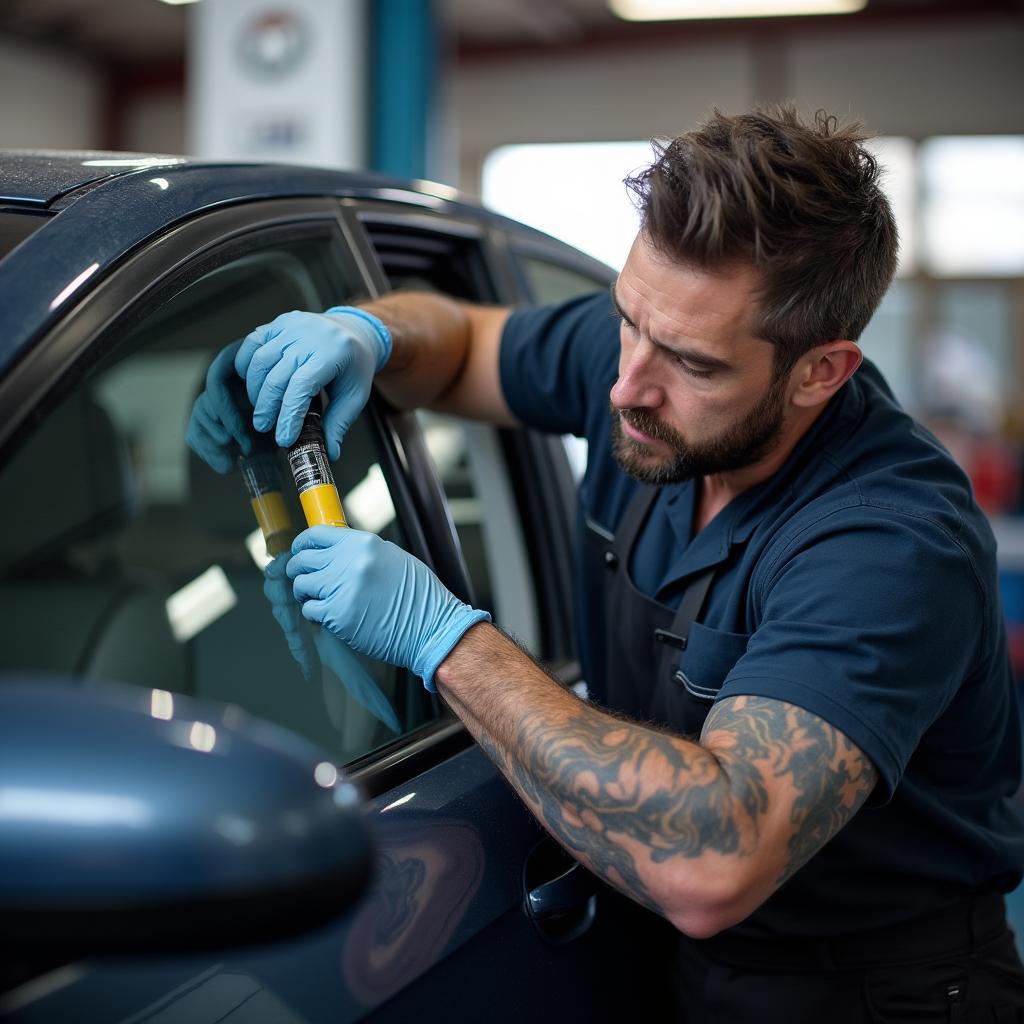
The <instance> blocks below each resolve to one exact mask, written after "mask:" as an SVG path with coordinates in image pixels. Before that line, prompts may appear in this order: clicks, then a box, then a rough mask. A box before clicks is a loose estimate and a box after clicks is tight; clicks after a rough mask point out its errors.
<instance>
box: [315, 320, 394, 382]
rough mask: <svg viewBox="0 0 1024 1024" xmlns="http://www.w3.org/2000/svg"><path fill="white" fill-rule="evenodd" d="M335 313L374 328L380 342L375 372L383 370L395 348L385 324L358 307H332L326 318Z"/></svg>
mask: <svg viewBox="0 0 1024 1024" xmlns="http://www.w3.org/2000/svg"><path fill="white" fill-rule="evenodd" d="M333 313H345V314H347V315H349V316H355V317H358V318H359V319H360V320H365V321H366V322H367V323H368V324H369V325H370V326H371V327H372V328H373V330H374V335H375V336H376V340H377V342H378V348H377V365H376V367H375V372H379V371H380V370H382V369H383V368H384V365H385V364H386V363H387V361H388V360H389V359H390V358H391V349H392V348H393V347H394V343H393V342H392V340H391V332H390V331H389V330H388V329H387V327H385V326H384V322H383V321H382V320H379V319H378V318H377V317H375V316H374V315H373V314H372V313H368V312H367V311H366V310H365V309H360V308H359V307H358V306H331V308H330V309H325V310H324V316H330V315H331V314H333Z"/></svg>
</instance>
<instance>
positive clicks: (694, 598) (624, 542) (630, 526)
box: [605, 484, 718, 651]
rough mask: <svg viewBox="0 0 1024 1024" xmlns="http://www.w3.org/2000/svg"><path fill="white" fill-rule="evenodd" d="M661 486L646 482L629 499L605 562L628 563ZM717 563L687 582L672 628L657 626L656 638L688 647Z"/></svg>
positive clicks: (680, 647)
mask: <svg viewBox="0 0 1024 1024" xmlns="http://www.w3.org/2000/svg"><path fill="white" fill-rule="evenodd" d="M658 490H659V488H657V487H654V486H651V485H649V484H648V485H645V486H643V487H641V488H639V490H637V492H636V494H634V495H633V497H632V498H631V499H630V502H629V505H628V506H626V511H625V513H623V516H622V520H621V522H620V523H619V528H618V529H617V530H616V531H615V539H614V541H612V548H611V550H609V551H606V552H605V562H606V564H611V563H612V562H614V563H618V562H621V563H622V565H623V566H624V567H625V566H628V565H629V556H630V553H631V552H632V550H633V544H634V542H635V540H636V538H637V535H638V534H639V533H640V528H641V527H642V526H643V524H644V521H645V520H646V519H647V514H648V512H650V510H651V506H652V505H653V504H654V500H655V498H657V496H658ZM717 569H718V567H717V566H714V565H713V566H711V567H710V568H708V569H705V570H704V571H703V572H702V573H699V574H698V575H696V576H694V577H693V579H692V580H690V582H689V583H688V584H687V585H686V590H685V591H684V592H683V597H682V600H681V601H680V602H679V607H678V609H676V614H675V618H673V620H672V628H671V629H656V630H655V631H654V639H655V640H659V641H661V643H663V644H669V645H670V646H672V647H678V648H679V649H680V650H683V651H684V650H686V644H687V642H688V641H689V639H690V626H692V625H693V623H694V622H696V621H697V619H698V618H699V617H700V613H701V609H702V608H703V607H704V601H705V600H706V599H707V596H708V591H709V590H710V589H711V582H712V580H713V579H714V578H715V573H716V571H717Z"/></svg>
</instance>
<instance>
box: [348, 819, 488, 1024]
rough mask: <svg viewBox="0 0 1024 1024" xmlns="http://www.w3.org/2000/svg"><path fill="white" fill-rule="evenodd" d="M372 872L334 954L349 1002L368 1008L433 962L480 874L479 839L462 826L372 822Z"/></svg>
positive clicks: (462, 914)
mask: <svg viewBox="0 0 1024 1024" xmlns="http://www.w3.org/2000/svg"><path fill="white" fill-rule="evenodd" d="M377 822H378V827H377V828H376V829H375V839H376V841H377V860H376V873H375V876H374V881H373V883H372V887H371V889H370V892H369V894H368V895H367V897H366V899H365V900H364V902H363V906H362V909H361V910H360V911H359V913H358V914H357V916H356V917H355V918H354V919H353V921H352V925H351V927H350V929H349V932H348V935H347V936H346V938H345V945H344V948H343V949H342V952H341V963H342V971H343V974H344V979H345V984H346V985H347V986H348V989H349V991H350V992H351V993H352V996H353V998H354V999H356V1000H357V1001H359V1002H360V1003H362V1004H363V1005H365V1006H375V1005H377V1004H378V1003H381V1002H383V1001H384V1000H385V999H388V998H389V997H391V996H392V995H394V994H395V993H396V992H398V991H399V990H400V989H402V988H404V987H405V986H406V985H408V984H409V983H410V982H411V981H413V980H414V979H416V978H417V977H419V975H421V974H422V973H423V972H424V971H426V970H427V969H428V968H430V967H431V966H432V965H433V964H434V963H435V962H436V961H437V960H439V959H440V956H441V953H442V951H443V950H444V948H445V946H446V945H447V944H448V942H449V940H450V939H451V938H452V936H453V934H454V933H455V930H456V928H458V926H459V924H460V923H461V921H462V919H463V918H464V917H465V914H466V911H467V909H468V908H469V906H470V904H471V903H472V901H473V897H474V896H475V895H476V892H477V890H478V889H479V887H480V883H481V881H482V880H483V874H484V846H483V842H482V841H481V838H480V834H479V832H478V831H477V830H476V829H475V828H474V827H473V826H472V825H470V824H468V823H467V822H465V821H458V820H453V819H449V820H443V819H442V820H440V821H439V820H437V819H436V818H433V817H432V816H427V815H424V816H420V815H418V814H417V815H414V814H407V815H405V816H404V817H403V818H402V819H401V820H399V821H390V820H388V819H383V818H381V817H378V819H377Z"/></svg>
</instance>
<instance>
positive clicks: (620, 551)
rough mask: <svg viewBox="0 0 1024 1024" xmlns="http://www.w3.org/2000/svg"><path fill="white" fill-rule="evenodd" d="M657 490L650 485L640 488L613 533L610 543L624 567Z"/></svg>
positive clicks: (627, 562)
mask: <svg viewBox="0 0 1024 1024" xmlns="http://www.w3.org/2000/svg"><path fill="white" fill-rule="evenodd" d="M658 490H659V488H657V487H653V486H651V485H650V484H645V485H644V486H643V487H640V488H639V489H638V490H637V492H636V494H634V495H633V497H632V498H630V501H629V504H628V505H627V506H626V511H625V512H624V513H623V515H622V519H621V520H620V521H619V525H618V528H617V529H616V531H615V539H614V540H613V541H612V548H613V549H614V552H615V556H616V558H617V559H618V560H619V561H620V562H622V564H623V565H624V566H627V565H629V556H630V553H631V552H632V550H633V542H634V541H635V540H636V537H637V534H638V533H639V532H640V527H642V526H643V525H644V520H645V519H646V518H647V513H648V512H650V510H651V506H652V505H653V504H654V499H655V498H657V496H658Z"/></svg>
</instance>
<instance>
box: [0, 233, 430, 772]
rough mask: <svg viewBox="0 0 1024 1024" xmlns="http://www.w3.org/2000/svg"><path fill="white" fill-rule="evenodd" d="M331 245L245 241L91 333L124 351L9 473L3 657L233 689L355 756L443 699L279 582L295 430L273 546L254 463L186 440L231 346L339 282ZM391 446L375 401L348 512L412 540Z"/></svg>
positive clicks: (205, 693)
mask: <svg viewBox="0 0 1024 1024" xmlns="http://www.w3.org/2000/svg"><path fill="white" fill-rule="evenodd" d="M334 244H335V243H334V242H333V241H332V240H331V239H330V238H329V237H326V236H325V237H322V238H318V239H317V240H315V241H314V240H307V241H305V242H296V241H291V242H288V243H280V244H271V245H268V246H267V247H266V248H264V249H263V250H262V251H260V252H258V253H249V254H248V255H245V256H242V257H240V258H236V259H233V260H231V261H230V262H228V263H226V264H225V265H223V266H220V267H218V268H217V269H214V270H211V271H209V272H207V273H205V274H202V275H201V276H200V277H199V278H198V279H197V280H194V281H193V282H192V283H191V284H188V285H187V286H185V287H182V288H180V289H179V290H177V292H176V293H171V294H169V295H168V297H167V298H166V301H164V302H163V303H162V304H161V305H160V306H159V308H157V309H155V310H151V311H150V312H149V313H148V314H146V315H141V316H140V317H137V318H136V319H135V320H134V322H133V323H132V324H131V325H128V326H122V327H121V328H120V329H118V330H117V331H116V336H112V337H109V338H104V339H101V341H100V342H98V343H97V345H95V346H94V348H96V347H98V346H99V345H103V346H104V347H105V348H107V349H108V350H109V354H108V355H107V356H105V357H104V358H103V359H102V360H101V361H99V362H97V363H96V364H95V365H94V366H93V367H92V369H91V371H89V372H88V373H87V374H86V375H85V376H84V377H83V378H82V379H81V380H80V381H79V382H78V383H77V385H76V386H75V387H74V390H73V391H72V392H71V393H70V394H67V395H65V396H63V397H62V398H61V399H59V400H57V401H55V402H54V403H53V404H52V406H51V407H49V408H47V409H46V410H45V415H43V416H41V417H40V420H39V423H38V425H37V427H36V429H35V430H34V432H33V433H32V434H31V435H29V436H28V438H27V439H26V441H25V442H24V443H23V444H22V446H21V447H20V448H19V450H18V451H17V452H16V453H15V454H14V456H13V457H12V459H11V460H10V461H9V462H8V463H7V465H6V466H5V467H4V469H3V471H2V473H0V501H2V502H3V506H4V509H5V530H4V531H3V540H2V542H0V586H2V587H3V588H4V591H5V607H6V608H7V609H10V611H9V613H8V614H6V615H5V616H3V618H2V622H0V667H2V668H3V669H8V670H11V669H38V670H46V671H59V672H73V673H81V674H84V675H85V676H88V677H95V678H108V679H114V680H120V681H124V682H127V683H133V684H137V685H142V686H147V687H154V688H158V689H161V690H168V691H172V692H180V693H186V694H192V695H196V696H199V697H204V698H212V699H215V700H219V701H225V702H229V703H233V704H237V705H240V706H241V707H243V708H245V709H246V710H248V711H250V712H252V713H253V714H255V715H258V716H260V717H262V718H266V719H269V720H271V721H274V722H277V723H279V724H282V725H285V726H288V727H290V728H292V729H294V730H296V731H298V732H300V733H302V734H304V735H306V736H308V737H309V738H311V739H313V740H315V741H316V742H318V743H319V744H321V745H322V746H324V747H325V748H326V749H327V750H329V751H330V752H331V753H332V754H333V755H334V757H335V758H336V759H338V760H339V761H341V762H345V761H350V760H352V759H354V758H356V757H359V756H361V755H363V754H366V753H367V752H369V751H370V750H373V749H374V748H376V747H379V746H381V745H383V744H385V743H387V742H389V741H390V740H392V739H394V738H395V737H396V736H397V735H400V734H402V733H405V732H408V731H410V730H412V729H415V728H416V727H418V726H420V725H422V724H424V723H425V722H427V721H429V720H431V719H432V718H434V717H437V715H438V713H439V705H438V704H437V703H436V700H434V699H433V698H431V697H430V696H429V695H427V694H425V692H424V691H423V688H422V686H421V685H420V683H419V681H418V680H415V679H412V678H411V677H408V676H407V674H406V673H405V672H404V671H399V670H397V669H394V668H392V667H390V666H388V665H384V664H382V663H377V662H373V661H370V660H368V659H365V658H362V657H361V656H356V655H354V654H352V653H351V652H350V651H349V650H348V649H347V648H345V647H344V646H343V645H342V644H341V643H340V642H338V641H337V640H335V639H334V638H333V637H331V636H330V635H329V634H326V633H324V632H322V631H320V630H319V629H318V628H315V627H313V626H311V625H310V624H308V623H306V622H305V620H303V619H302V618H301V615H300V614H299V613H298V606H297V605H296V604H295V602H294V599H293V598H292V597H291V588H290V585H289V584H288V582H287V579H286V578H285V579H284V580H283V582H281V583H280V585H279V586H276V587H275V586H274V583H275V580H276V581H280V579H281V577H280V574H279V573H278V575H277V576H276V577H275V571H279V570H283V563H284V560H286V558H287V555H286V554H285V553H283V552H284V551H286V550H287V545H288V543H289V541H290V534H292V533H294V532H297V531H298V530H299V529H300V528H301V527H302V526H304V525H305V523H304V519H303V517H302V512H301V508H300V506H299V502H298V499H297V495H296V493H295V488H294V484H293V483H292V480H291V474H290V471H289V469H288V466H287V461H286V459H284V458H283V453H282V452H281V451H280V449H276V448H275V447H274V446H273V445H272V444H271V445H270V446H269V448H268V451H267V453H266V455H265V459H264V464H263V469H264V471H265V472H266V473H267V474H268V475H269V477H270V478H271V479H275V478H276V480H277V481H278V483H277V485H276V487H277V488H278V489H279V493H280V495H281V497H280V502H281V505H280V507H279V508H277V510H276V515H277V519H278V522H279V523H280V524H281V525H282V529H281V533H282V534H284V535H285V536H283V537H278V538H275V539H276V540H278V541H281V542H282V543H281V544H280V545H276V544H273V543H272V545H271V547H272V553H271V554H269V555H268V553H267V545H266V543H265V539H264V535H263V533H262V532H261V531H260V529H259V528H258V526H257V521H256V518H255V515H254V510H253V505H252V503H251V502H250V499H249V496H248V493H247V490H246V487H245V484H244V482H243V478H242V474H241V471H240V469H239V470H236V471H232V472H229V473H227V474H226V475H221V474H219V473H217V472H214V470H213V469H211V468H210V466H208V465H207V464H206V462H204V461H203V459H201V458H199V457H198V456H197V455H196V454H195V453H194V452H192V451H191V450H190V449H189V448H188V447H187V446H186V444H185V432H186V428H187V424H188V420H189V415H190V412H191V409H192V405H193V402H194V401H195V399H196V397H197V396H198V394H199V393H200V391H201V390H202V388H203V384H204V378H205V374H206V371H207V368H208V367H209V365H210V363H211V361H212V360H213V358H214V357H215V356H216V355H217V353H218V352H220V351H221V350H222V349H223V348H224V347H225V346H227V345H229V344H230V343H231V342H232V341H234V340H235V339H237V338H240V337H243V336H244V335H245V334H246V333H248V331H249V330H251V329H252V328H253V327H254V326H256V325H258V324H260V323H266V322H267V321H268V320H271V319H273V317H274V316H276V315H277V314H278V313H280V312H284V311H286V310H290V309H303V308H324V307H325V306H326V305H328V304H330V303H332V302H338V301H341V300H342V298H343V296H342V295H339V294H338V291H339V288H338V263H337V254H336V251H335V250H334V249H333V248H332V246H333V245H334ZM240 395H244V391H243V392H240ZM240 400H244V399H240ZM249 413H250V414H251V407H249ZM376 446H377V441H376V439H375V435H374V434H373V432H372V430H371V428H370V425H369V422H368V420H367V418H366V417H365V416H364V417H361V418H360V419H359V420H358V421H357V422H356V423H355V424H354V426H353V427H352V429H351V431H350V433H349V434H348V436H347V438H346V441H345V444H344V446H343V450H342V457H341V459H340V460H339V461H338V462H337V463H335V464H334V465H333V472H334V476H335V480H336V482H337V485H338V489H339V492H340V494H341V498H342V504H343V507H344V508H345V511H346V514H347V516H348V518H349V521H350V523H351V525H353V526H356V527H359V528H362V529H367V530H372V531H374V532H377V533H379V534H381V535H382V536H384V537H386V538H387V539H388V540H391V541H393V542H395V543H397V544H400V545H403V546H404V544H405V537H404V534H403V531H402V528H401V525H400V523H399V522H398V520H397V518H396V515H395V509H394V506H393V504H392V502H391V498H390V493H389V489H388V485H387V483H386V481H385V478H384V476H383V474H382V472H381V469H380V466H379V464H378V455H377V447H376ZM272 489H274V488H272ZM275 500H276V499H275ZM285 520H287V525H285ZM275 550H278V551H281V552H282V553H281V554H279V555H278V557H277V558H276V559H275V558H273V557H272V554H273V551H275ZM265 572H269V574H270V575H269V577H268V576H267V575H265ZM267 584H269V585H267ZM268 595H269V596H268ZM271 598H272V599H271Z"/></svg>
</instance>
